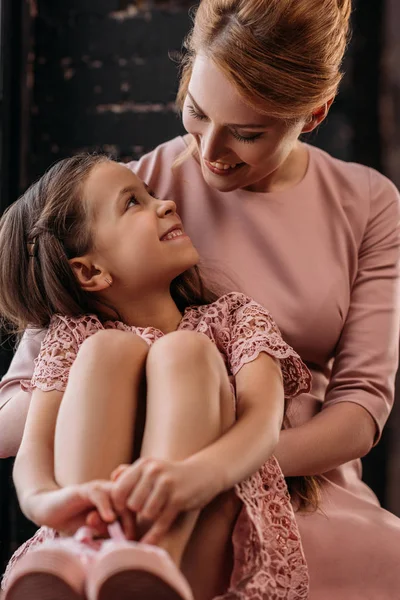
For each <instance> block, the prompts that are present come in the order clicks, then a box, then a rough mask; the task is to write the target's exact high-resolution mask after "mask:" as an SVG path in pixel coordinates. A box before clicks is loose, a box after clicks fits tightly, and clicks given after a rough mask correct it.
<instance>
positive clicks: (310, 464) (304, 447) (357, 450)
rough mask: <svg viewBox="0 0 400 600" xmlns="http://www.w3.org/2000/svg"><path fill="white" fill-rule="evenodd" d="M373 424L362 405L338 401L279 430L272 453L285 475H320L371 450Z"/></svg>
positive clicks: (374, 428)
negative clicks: (299, 423)
mask: <svg viewBox="0 0 400 600" xmlns="http://www.w3.org/2000/svg"><path fill="white" fill-rule="evenodd" d="M375 436H376V424H375V421H374V420H373V418H372V417H371V415H370V414H369V412H368V411H367V410H365V408H363V407H362V406H360V405H359V404H355V403H354V402H340V403H338V404H334V405H333V406H330V407H327V408H326V409H323V410H322V411H321V412H320V413H318V414H317V415H315V417H313V418H312V419H311V420H310V421H307V423H305V424H304V425H300V426H299V427H295V428H293V429H287V430H284V431H282V432H281V437H280V440H279V443H278V446H277V448H276V450H275V456H276V458H277V459H278V461H279V464H280V466H281V469H282V471H283V473H284V475H285V476H286V477H295V476H301V475H320V474H322V473H326V472H327V471H330V470H331V469H334V468H336V467H338V466H340V465H342V464H344V463H346V462H349V461H350V460H354V459H355V458H361V457H362V456H365V455H366V454H368V452H369V451H370V450H371V448H372V446H373V443H374V439H375Z"/></svg>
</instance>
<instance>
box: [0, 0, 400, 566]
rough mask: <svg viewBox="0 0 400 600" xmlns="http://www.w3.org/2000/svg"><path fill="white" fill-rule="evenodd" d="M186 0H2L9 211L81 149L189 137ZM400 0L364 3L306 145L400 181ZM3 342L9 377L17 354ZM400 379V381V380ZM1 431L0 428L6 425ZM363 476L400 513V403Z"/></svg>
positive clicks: (2, 486)
mask: <svg viewBox="0 0 400 600" xmlns="http://www.w3.org/2000/svg"><path fill="white" fill-rule="evenodd" d="M195 5H196V2H193V1H190V0H189V1H185V0H166V1H157V0H154V1H147V2H146V1H144V0H143V1H142V2H141V1H140V0H138V1H136V2H131V1H128V0H62V1H61V0H0V18H1V23H0V37H1V39H0V44H1V53H0V101H1V112H0V212H2V211H3V210H4V209H5V208H6V207H7V206H8V205H9V204H10V203H11V202H13V201H14V200H15V199H16V198H17V197H18V195H19V194H20V193H21V192H23V191H24V190H25V189H26V188H27V187H28V185H29V184H30V183H31V182H32V181H33V180H34V179H35V178H36V177H38V176H39V175H41V174H42V173H43V171H44V170H45V169H46V168H47V167H48V166H49V165H51V164H52V163H53V162H54V161H56V160H58V159H60V158H64V157H66V156H69V155H71V154H73V153H74V152H77V151H80V150H90V151H93V150H103V151H106V152H107V153H111V154H113V155H114V156H115V157H118V158H119V159H120V160H129V159H132V158H138V157H140V156H141V155H142V154H143V153H145V152H147V151H148V150H151V149H152V148H153V147H154V146H156V145H157V144H159V143H161V142H163V141H166V140H167V139H170V138H172V137H174V136H176V135H179V134H181V133H183V128H182V125H181V122H180V119H179V115H178V114H177V112H176V110H175V106H174V98H175V93H176V89H177V80H178V79H177V78H178V68H177V57H178V55H179V52H180V50H181V46H182V40H183V38H184V36H185V34H186V33H187V32H188V30H189V27H190V16H189V14H188V11H189V9H190V7H191V6H195ZM399 29H400V3H399V2H398V0H359V1H356V2H355V10H354V14H353V39H352V42H351V45H350V48H349V51H348V54H347V57H346V61H345V66H344V68H345V71H346V75H345V78H344V81H343V84H342V86H341V89H340V94H339V96H338V97H337V99H336V101H335V103H334V105H333V107H332V109H331V112H330V115H329V118H328V119H327V121H326V122H325V123H324V124H323V126H322V127H321V128H320V130H319V131H318V133H317V134H313V135H312V137H311V139H309V140H307V141H309V142H311V143H313V144H316V145H317V146H320V147H322V148H324V149H325V150H327V151H328V152H330V153H331V154H333V155H334V156H336V157H338V158H341V159H344V160H349V161H357V162H360V163H363V164H365V165H369V166H371V167H374V168H376V169H378V170H379V171H381V172H382V173H384V174H386V175H388V176H389V177H390V178H391V179H392V180H393V181H394V182H395V183H396V184H397V185H398V186H399V185H400V66H399V64H400V37H399V35H398V31H399ZM10 346H11V344H10V343H9V342H6V341H4V339H3V344H2V346H1V348H0V375H2V374H4V373H5V371H6V369H7V366H8V364H9V361H10V358H11V356H12V351H11V347H10ZM399 383H400V381H399ZM0 436H1V431H0ZM11 468H12V460H11V459H7V460H1V461H0V569H1V571H3V566H4V564H5V561H6V560H7V559H8V557H9V555H10V553H11V552H12V551H13V550H14V549H15V548H16V547H17V546H18V545H19V544H20V543H21V542H22V541H24V540H25V539H26V538H27V537H28V536H29V535H30V534H31V533H32V532H33V531H34V526H33V525H32V524H30V523H28V522H27V521H26V520H25V519H24V518H23V517H22V515H21V514H20V512H19V510H18V508H17V504H16V501H15V496H14V491H13V487H12V482H11ZM364 479H365V480H366V481H367V483H368V484H369V485H371V486H372V488H373V489H374V491H375V493H376V494H377V495H378V497H379V499H380V500H381V502H382V504H383V505H384V506H385V507H386V508H388V509H389V510H391V511H392V512H395V513H396V514H398V515H399V516H400V408H399V407H396V405H395V408H394V411H393V413H392V416H391V418H390V421H389V423H388V425H387V427H386V430H385V432H384V435H383V437H382V440H381V442H380V443H379V445H378V446H377V447H376V448H375V449H374V450H373V451H372V452H371V454H370V455H369V456H368V458H367V459H365V460H364Z"/></svg>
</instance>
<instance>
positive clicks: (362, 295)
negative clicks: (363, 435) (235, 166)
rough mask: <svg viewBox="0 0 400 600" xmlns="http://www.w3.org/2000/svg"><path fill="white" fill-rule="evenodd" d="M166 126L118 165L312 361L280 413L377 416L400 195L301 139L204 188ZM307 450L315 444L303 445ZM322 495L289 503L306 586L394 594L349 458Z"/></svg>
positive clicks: (35, 345)
mask: <svg viewBox="0 0 400 600" xmlns="http://www.w3.org/2000/svg"><path fill="white" fill-rule="evenodd" d="M185 149H186V145H185V142H184V139H183V138H182V137H177V138H175V139H173V140H171V141H169V142H167V143H166V144H162V145H161V146H159V147H158V148H156V149H155V150H154V151H153V152H151V153H150V154H147V155H146V156H144V157H143V158H142V159H141V160H140V161H139V162H137V163H131V164H130V165H129V166H130V167H131V168H132V169H133V170H135V171H136V172H137V173H138V174H139V176H141V177H142V178H143V179H145V181H147V183H148V184H149V185H150V186H151V187H152V188H153V189H154V190H155V191H156V192H157V195H158V196H160V197H161V198H172V199H174V200H175V201H176V202H177V204H178V210H179V212H180V214H181V216H182V218H183V222H184V225H185V229H186V231H187V232H188V233H189V235H190V236H191V238H192V240H193V242H194V244H195V245H196V247H197V248H198V250H199V252H200V254H201V256H202V257H203V259H204V260H203V262H205V263H206V264H208V265H209V266H210V267H211V268H212V269H214V268H215V269H217V277H220V273H221V272H223V273H226V274H228V275H229V277H230V279H232V280H233V282H232V283H230V282H228V285H230V289H232V290H233V289H240V290H241V291H242V292H244V293H246V294H248V295H249V296H251V297H253V298H254V299H255V300H256V301H257V302H260V304H262V305H264V306H267V307H268V309H269V310H270V311H271V313H272V314H273V315H274V319H275V320H276V322H277V324H278V326H279V328H280V330H281V331H282V334H283V336H284V338H285V340H287V341H288V342H289V343H290V345H291V346H292V347H293V348H295V350H296V351H297V352H298V353H299V355H300V356H301V357H302V358H303V360H304V361H305V362H306V364H307V365H308V367H309V368H310V370H311V372H312V375H313V379H312V381H313V384H312V389H311V392H309V393H307V394H303V395H302V396H301V397H300V398H299V399H298V401H296V402H295V403H293V405H292V406H293V411H292V414H291V422H292V423H293V424H300V423H304V422H306V421H308V420H309V419H311V417H312V416H313V415H315V414H317V413H318V412H319V411H320V410H325V409H329V407H330V406H333V405H335V404H337V403H340V402H354V403H356V404H358V405H359V406H362V407H363V408H364V409H365V410H367V411H368V412H369V414H370V415H371V416H372V418H373V419H374V421H375V423H376V441H378V440H379V437H380V433H381V431H382V428H383V426H384V425H385V422H386V420H387V417H388V415H389V412H390V409H391V405H392V403H393V389H394V376H395V372H396V369H397V364H398V340H399V310H400V302H399V255H400V250H399V247H400V242H399V214H400V210H399V195H398V192H397V190H396V188H395V187H394V186H393V184H392V183H391V182H390V181H389V180H388V179H386V178H385V177H383V176H382V175H380V174H379V173H377V172H376V171H374V170H373V169H369V168H367V167H364V166H361V165H357V164H352V163H345V162H342V161H339V160H337V159H334V158H332V157H331V156H329V155H328V154H326V153H325V152H323V151H321V150H319V149H317V148H313V147H311V146H308V151H309V166H308V170H307V173H306V175H305V177H304V178H303V180H302V181H301V182H300V183H299V184H298V185H296V186H295V187H293V188H292V189H289V190H285V191H282V192H276V193H264V194H263V193H255V192H248V191H246V190H234V191H232V192H228V193H221V192H218V191H217V190H214V189H211V188H209V187H208V186H207V185H206V183H205V182H204V179H203V177H202V174H201V169H200V166H199V164H198V162H197V161H196V160H195V158H193V157H190V158H188V159H187V160H186V161H185V162H184V163H183V164H182V165H181V166H180V167H178V168H176V169H172V165H173V163H174V161H175V159H176V158H177V157H178V156H179V155H181V153H182V152H183V151H184V150H185ZM42 338H43V334H34V333H32V332H31V333H29V334H27V335H26V336H25V337H24V339H23V341H22V342H21V345H20V347H19V349H18V351H17V353H16V356H15V358H14V361H13V363H12V366H11V368H10V370H9V372H8V373H7V375H6V377H5V378H4V380H3V383H2V388H1V389H0V405H1V404H2V403H5V402H7V400H8V399H9V398H10V397H11V396H12V395H13V394H14V393H15V392H16V391H17V390H18V388H19V381H20V380H21V379H25V378H29V377H31V375H32V372H33V359H34V358H35V356H37V354H38V352H39V347H40V340H41V339H42ZM316 451H318V449H317V448H316ZM324 482H325V484H324V486H323V490H322V500H321V509H320V510H319V511H318V512H316V513H313V514H308V515H305V514H304V513H296V518H297V523H298V525H299V528H300V532H301V538H302V543H303V548H304V551H305V555H306V559H307V563H308V568H309V573H310V600H339V599H340V600H342V599H343V600H361V599H362V600H393V599H394V598H396V596H397V595H398V593H399V592H398V591H399V590H400V568H399V565H400V520H399V519H397V518H396V517H394V516H393V515H392V514H390V513H388V512H387V511H385V510H383V509H382V508H380V506H379V503H378V501H377V499H376V497H375V495H374V494H373V493H372V491H371V490H370V489H369V488H368V487H367V486H366V485H364V484H363V483H362V481H361V463H360V461H359V460H355V461H352V462H351V463H348V464H346V465H343V466H341V467H340V468H338V469H334V470H332V471H330V472H329V473H325V475H324Z"/></svg>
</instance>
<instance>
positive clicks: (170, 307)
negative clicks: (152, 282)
mask: <svg viewBox="0 0 400 600" xmlns="http://www.w3.org/2000/svg"><path fill="white" fill-rule="evenodd" d="M110 304H112V305H113V306H115V308H116V309H117V311H118V313H119V315H120V317H121V320H122V321H123V322H124V323H125V324H126V325H132V326H134V327H154V328H155V329H159V330H160V331H162V332H163V333H170V332H171V331H175V330H176V329H177V327H178V325H179V323H180V321H181V319H182V314H181V313H180V311H179V309H178V307H177V306H176V304H175V302H174V301H173V299H172V297H171V294H170V292H169V290H168V291H166V292H160V293H158V294H154V293H153V294H151V295H143V296H141V299H140V301H137V302H135V301H134V300H127V301H126V302H124V303H118V304H115V303H113V302H112V301H111V302H110ZM112 318H115V313H114V314H113V317H112Z"/></svg>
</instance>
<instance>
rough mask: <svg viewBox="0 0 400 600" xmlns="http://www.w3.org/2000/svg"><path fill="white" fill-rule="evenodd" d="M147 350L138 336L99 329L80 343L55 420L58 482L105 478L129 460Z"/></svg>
mask: <svg viewBox="0 0 400 600" xmlns="http://www.w3.org/2000/svg"><path fill="white" fill-rule="evenodd" d="M148 348H149V347H148V345H147V344H146V342H145V341H144V340H142V339H141V338H140V337H138V336H136V335H134V334H132V333H129V332H124V331H116V330H105V331H99V332H98V333H95V334H94V335H93V336H91V337H90V338H88V339H87V340H85V342H84V343H83V344H82V346H81V347H80V349H79V352H78V355H77V357H76V360H75V362H74V364H73V366H72V368H71V372H70V376H69V380H68V385H67V389H66V391H65V394H64V397H63V399H62V403H61V407H60V411H59V415H58V418H57V425H56V435H55V453H54V454H55V456H54V459H55V460H54V462H55V475H56V480H57V482H58V483H59V484H60V485H62V486H65V485H69V484H73V483H82V482H85V481H90V480H92V479H108V478H109V477H110V474H111V472H112V470H113V469H114V468H115V467H117V466H118V465H119V464H121V463H126V462H132V458H133V439H134V430H135V425H137V423H135V421H136V412H137V408H138V405H139V404H142V405H143V404H144V381H145V364H146V358H147V354H148Z"/></svg>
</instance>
